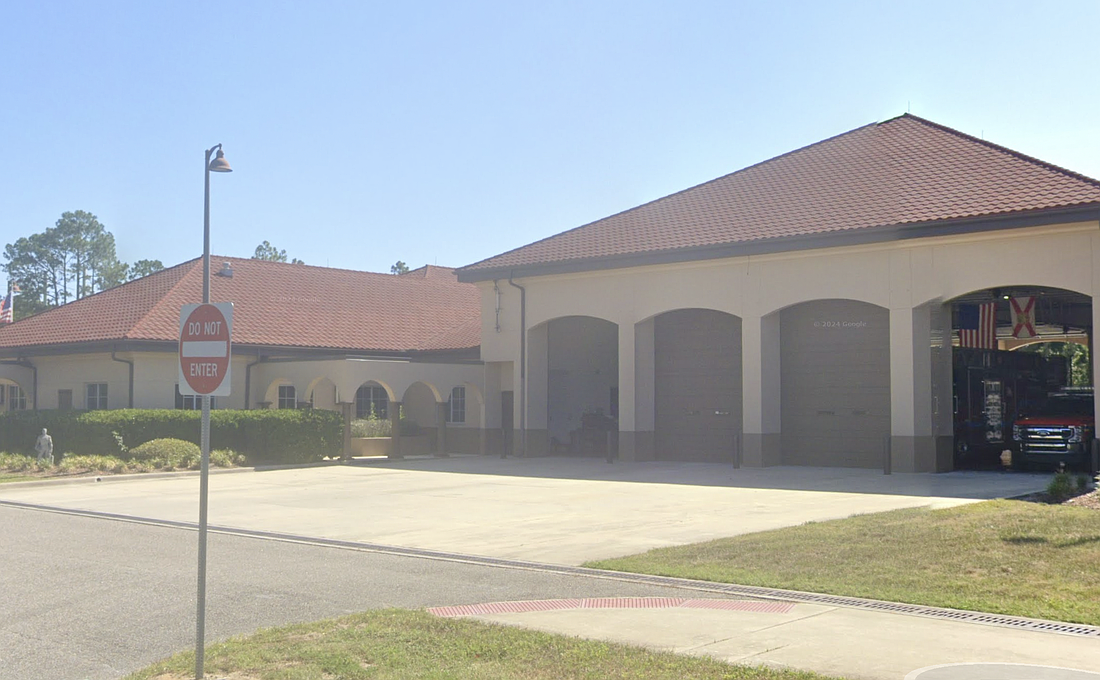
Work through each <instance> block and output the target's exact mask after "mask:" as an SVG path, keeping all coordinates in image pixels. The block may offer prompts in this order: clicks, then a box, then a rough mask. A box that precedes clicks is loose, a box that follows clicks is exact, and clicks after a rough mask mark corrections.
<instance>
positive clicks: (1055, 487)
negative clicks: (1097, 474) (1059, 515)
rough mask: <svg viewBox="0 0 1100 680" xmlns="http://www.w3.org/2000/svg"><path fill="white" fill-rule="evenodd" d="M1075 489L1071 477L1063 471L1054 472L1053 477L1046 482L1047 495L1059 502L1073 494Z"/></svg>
mask: <svg viewBox="0 0 1100 680" xmlns="http://www.w3.org/2000/svg"><path fill="white" fill-rule="evenodd" d="M1076 491H1077V487H1076V485H1075V484H1074V479H1073V477H1071V476H1070V474H1069V473H1068V472H1065V471H1062V472H1056V473H1054V478H1053V479H1051V480H1050V483H1049V484H1047V495H1049V496H1050V497H1051V500H1054V501H1057V502H1059V503H1060V502H1062V501H1064V500H1066V499H1067V498H1069V497H1070V496H1073V495H1074V494H1075V493H1076Z"/></svg>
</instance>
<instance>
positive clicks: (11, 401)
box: [8, 385, 27, 411]
mask: <svg viewBox="0 0 1100 680" xmlns="http://www.w3.org/2000/svg"><path fill="white" fill-rule="evenodd" d="M26 408H27V393H26V392H24V391H23V388H22V387H20V386H19V385H8V410H10V411H24V410H26Z"/></svg>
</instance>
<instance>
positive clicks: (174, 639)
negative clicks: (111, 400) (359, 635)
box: [0, 507, 684, 680]
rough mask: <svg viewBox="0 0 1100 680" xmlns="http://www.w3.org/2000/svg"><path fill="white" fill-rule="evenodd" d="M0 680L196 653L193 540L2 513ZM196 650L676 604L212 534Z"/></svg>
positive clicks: (542, 579)
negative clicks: (357, 626)
mask: <svg viewBox="0 0 1100 680" xmlns="http://www.w3.org/2000/svg"><path fill="white" fill-rule="evenodd" d="M0 536H2V537H3V539H2V540H0V612H2V613H3V614H2V617H0V680H9V679H10V680H28V679H29V678H38V679H42V680H47V679H48V680H100V679H102V680H107V679H111V678H118V677H121V676H123V675H125V674H126V673H129V672H132V671H134V670H137V669H139V668H142V667H144V666H146V665H148V664H150V663H152V662H154V661H156V660H158V659H161V658H163V657H166V656H169V655H171V654H173V653H175V652H178V651H181V650H185V649H189V648H192V647H193V646H194V644H195V596H196V559H197V537H198V534H197V533H196V532H195V531H194V530H190V529H185V528H175V527H167V526H161V525H155V524H153V525H150V524H139V523H133V522H127V521H117V520H110V519H100V518H94V517H86V516H79V515H72V514H62V513H55V512H49V511H41V510H31V509H20V508H12V507H0ZM207 583H208V601H207V623H206V631H207V641H208V643H209V642H212V641H216V640H221V639H225V638H228V637H230V636H233V635H238V634H245V633H251V632H253V631H255V630H257V629H259V628H263V627H268V626H278V625H283V624H287V623H292V622H302V621H313V620H317V619H322V618H328V617H333V616H339V615H342V614H346V613H351V612H357V611H363V610H367V609H373V608H380V607H405V608H419V607H429V606H443V605H456V604H473V603H479V602H495V601H508V600H534V599H548V598H560V597H601V596H604V597H606V596H624V597H625V596H674V597H682V596H684V591H683V590H674V589H665V588H659V587H651V586H645V585H639V584H632V583H627V582H620V581H613V580H607V579H601V578H593V577H587V576H575V575H562V574H553V573H546V572H540V571H537V570H528V569H516V568H507V567H494V566H486V565H482V564H468V563H462V562H455V561H449V560H438V559H425V558H418V557H407V556H401V555H394V554H385V553H378V552H364V551H358V550H350V549H342V548H335V547H324V546H317V545H310V544H301V543H292V542H285V541H278V540H269V539H263V538H251V537H242V536H237V535H226V534H218V533H211V534H210V539H209V562H208V572H207Z"/></svg>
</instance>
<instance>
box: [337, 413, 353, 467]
mask: <svg viewBox="0 0 1100 680" xmlns="http://www.w3.org/2000/svg"><path fill="white" fill-rule="evenodd" d="M354 408H355V403H354V402H350V401H342V402H340V413H342V414H343V416H344V446H343V450H342V451H341V452H340V453H341V456H342V457H343V459H344V460H349V459H350V458H351V419H352V416H354V415H355V411H354V410H353V409H354Z"/></svg>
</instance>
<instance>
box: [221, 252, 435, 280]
mask: <svg viewBox="0 0 1100 680" xmlns="http://www.w3.org/2000/svg"><path fill="white" fill-rule="evenodd" d="M210 259H211V261H213V260H237V261H239V262H263V263H265V266H266V265H269V264H270V265H284V266H287V267H310V268H312V269H324V270H325V271H330V272H353V273H355V274H371V275H374V276H393V274H390V273H389V272H371V271H367V270H365V269H348V268H347V267H329V266H326V265H320V264H309V263H307V262H301V263H299V264H294V263H293V262H279V261H277V260H261V259H258V258H255V257H233V256H230V255H211V256H210ZM414 271H415V270H414ZM211 273H213V272H211Z"/></svg>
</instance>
